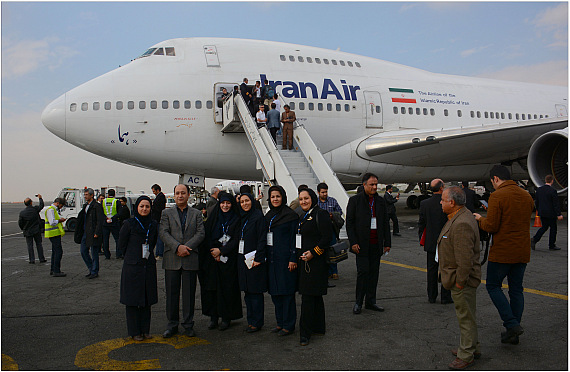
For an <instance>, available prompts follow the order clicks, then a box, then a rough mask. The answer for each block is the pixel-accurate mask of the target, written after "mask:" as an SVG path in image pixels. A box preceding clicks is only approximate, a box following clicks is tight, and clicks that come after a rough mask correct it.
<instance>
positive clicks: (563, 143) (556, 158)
mask: <svg viewBox="0 0 570 372" xmlns="http://www.w3.org/2000/svg"><path fill="white" fill-rule="evenodd" d="M527 165H528V173H529V176H530V179H531V180H532V182H533V183H534V184H535V185H536V186H537V187H540V186H542V185H544V177H545V176H546V175H548V174H552V175H553V176H554V183H553V184H552V187H554V188H555V189H556V191H558V193H559V194H561V193H564V192H566V191H568V128H566V129H560V130H554V131H552V132H548V133H545V134H543V135H542V136H540V137H538V138H537V139H536V141H534V142H533V144H532V146H531V147H530V150H529V152H528V160H527Z"/></svg>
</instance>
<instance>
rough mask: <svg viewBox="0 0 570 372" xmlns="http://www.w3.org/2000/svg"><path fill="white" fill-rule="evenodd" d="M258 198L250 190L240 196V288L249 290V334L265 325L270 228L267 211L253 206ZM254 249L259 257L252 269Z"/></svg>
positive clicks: (256, 256)
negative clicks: (250, 257) (249, 261)
mask: <svg viewBox="0 0 570 372" xmlns="http://www.w3.org/2000/svg"><path fill="white" fill-rule="evenodd" d="M254 200H255V199H254V198H253V196H252V195H251V194H249V193H244V194H241V196H240V199H239V201H240V209H241V210H240V217H241V221H240V227H239V231H238V234H239V239H240V241H239V243H238V276H239V287H240V289H241V290H242V291H243V292H245V296H244V299H245V305H246V307H247V324H248V327H247V328H246V331H247V332H248V333H253V332H257V331H259V330H260V329H261V327H263V317H264V309H263V306H264V305H263V292H267V264H266V263H265V258H266V252H265V248H266V247H265V245H266V243H267V227H266V224H265V218H264V217H263V213H262V212H261V211H260V210H259V209H256V208H255V207H254V206H253V205H254V204H253V203H254ZM251 252H255V256H254V259H253V263H252V266H251V269H249V268H248V267H247V265H246V262H245V259H246V255H247V254H248V253H251Z"/></svg>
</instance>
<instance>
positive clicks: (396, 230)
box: [388, 213, 400, 234]
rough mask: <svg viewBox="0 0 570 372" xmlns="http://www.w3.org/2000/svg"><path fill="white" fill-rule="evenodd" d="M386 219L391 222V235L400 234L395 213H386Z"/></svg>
mask: <svg viewBox="0 0 570 372" xmlns="http://www.w3.org/2000/svg"><path fill="white" fill-rule="evenodd" d="M388 219H389V220H392V234H397V233H400V226H399V225H398V216H396V213H388Z"/></svg>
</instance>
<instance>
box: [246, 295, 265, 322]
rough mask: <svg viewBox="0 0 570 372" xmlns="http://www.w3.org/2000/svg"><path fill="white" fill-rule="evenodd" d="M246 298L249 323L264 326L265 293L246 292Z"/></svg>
mask: <svg viewBox="0 0 570 372" xmlns="http://www.w3.org/2000/svg"><path fill="white" fill-rule="evenodd" d="M244 300H245V306H246V308H247V324H248V325H251V326H254V327H256V328H261V327H263V323H264V318H265V312H264V310H265V309H264V304H263V303H264V299H263V293H251V292H245V296H244Z"/></svg>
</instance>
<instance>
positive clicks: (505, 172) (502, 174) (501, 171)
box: [489, 165, 511, 181]
mask: <svg viewBox="0 0 570 372" xmlns="http://www.w3.org/2000/svg"><path fill="white" fill-rule="evenodd" d="M495 176H496V177H499V179H500V180H501V181H509V180H510V179H511V172H509V169H508V168H507V167H505V166H504V165H495V166H494V167H493V168H491V172H489V178H491V179H493V178H494V177H495Z"/></svg>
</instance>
